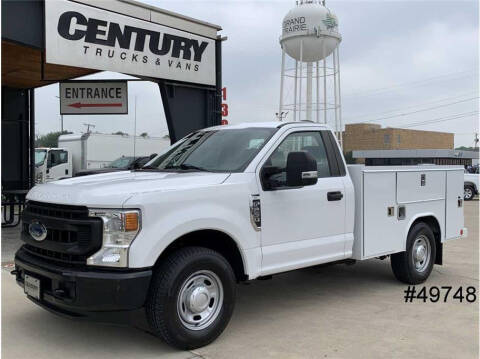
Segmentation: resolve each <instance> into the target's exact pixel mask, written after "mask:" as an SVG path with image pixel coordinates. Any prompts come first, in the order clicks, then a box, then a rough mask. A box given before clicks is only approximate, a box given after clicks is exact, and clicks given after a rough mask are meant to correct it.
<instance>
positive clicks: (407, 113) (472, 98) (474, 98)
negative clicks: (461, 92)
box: [354, 96, 479, 123]
mask: <svg viewBox="0 0 480 359" xmlns="http://www.w3.org/2000/svg"><path fill="white" fill-rule="evenodd" d="M478 98H479V97H478V96H477V97H471V98H468V99H464V100H460V101H455V102H450V103H446V104H442V105H438V106H433V107H427V108H423V109H420V110H415V111H411V112H404V113H400V114H397V115H392V116H386V117H379V118H375V119H373V120H366V121H359V122H354V123H366V122H376V121H382V120H388V119H391V118H395V117H403V116H407V115H412V114H415V113H419V112H425V111H431V110H436V109H437V108H442V107H447V106H452V105H456V104H459V103H463V102H468V101H472V100H476V99H478Z"/></svg>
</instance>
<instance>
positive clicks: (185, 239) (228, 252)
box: [155, 229, 248, 282]
mask: <svg viewBox="0 0 480 359" xmlns="http://www.w3.org/2000/svg"><path fill="white" fill-rule="evenodd" d="M192 246H196V247H205V248H209V249H212V250H214V251H216V252H218V253H220V254H221V255H222V256H223V257H224V258H225V259H226V260H227V261H228V262H229V263H230V265H231V266H232V269H233V272H234V273H235V277H236V278H237V281H239V282H240V281H245V280H247V279H248V277H247V275H246V274H245V267H244V265H243V260H242V255H241V254H240V250H239V249H238V246H237V244H236V243H235V241H234V240H233V239H232V238H231V237H230V236H229V235H228V234H226V233H224V232H221V231H217V230H210V229H206V230H200V231H194V232H190V233H187V234H185V235H183V236H181V237H180V238H177V239H176V240H175V241H173V242H172V243H170V245H169V246H168V247H167V248H165V250H164V251H163V252H162V254H161V255H160V257H158V259H157V261H156V263H155V266H157V265H158V263H160V262H161V261H162V259H163V258H165V257H167V256H168V255H170V253H172V252H173V251H175V250H177V249H179V248H183V247H192Z"/></svg>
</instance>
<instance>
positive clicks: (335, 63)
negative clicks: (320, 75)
mask: <svg viewBox="0 0 480 359" xmlns="http://www.w3.org/2000/svg"><path fill="white" fill-rule="evenodd" d="M333 93H334V107H335V132H336V133H337V139H338V140H340V137H339V135H338V114H337V112H338V111H337V100H338V99H337V97H338V96H337V56H336V52H335V50H334V51H333Z"/></svg>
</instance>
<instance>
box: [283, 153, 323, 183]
mask: <svg viewBox="0 0 480 359" xmlns="http://www.w3.org/2000/svg"><path fill="white" fill-rule="evenodd" d="M317 180H318V172H317V161H316V160H315V158H314V157H313V156H312V155H311V154H310V153H308V152H303V151H301V152H290V153H289V154H288V157H287V186H289V187H301V186H311V185H314V184H315V183H317Z"/></svg>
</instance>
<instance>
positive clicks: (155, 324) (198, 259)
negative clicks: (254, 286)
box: [146, 247, 236, 350]
mask: <svg viewBox="0 0 480 359" xmlns="http://www.w3.org/2000/svg"><path fill="white" fill-rule="evenodd" d="M235 292H236V279H235V274H234V273H233V270H232V267H231V266H230V264H229V263H228V262H227V260H226V259H225V258H224V257H222V256H221V255H220V254H219V253H217V252H215V251H213V250H210V249H208V248H203V247H185V248H181V249H179V250H177V251H175V252H173V253H172V254H170V255H169V256H168V257H167V258H166V259H165V260H164V261H163V263H162V264H161V265H160V266H159V267H158V268H156V270H155V271H154V273H153V277H152V282H151V284H150V289H149V294H148V298H147V302H146V314H147V320H148V323H149V325H150V330H151V331H152V332H153V334H155V335H156V336H158V337H160V338H162V339H163V340H164V341H165V342H166V343H167V344H169V345H172V346H174V347H177V348H179V349H184V350H190V349H195V348H199V347H202V346H205V345H207V344H209V343H211V342H212V341H213V340H215V339H216V338H217V337H218V336H219V335H220V334H221V333H222V332H223V330H224V329H225V327H226V326H227V324H228V322H229V321H230V317H231V316H232V313H233V308H234V306H235ZM215 297H216V298H215Z"/></svg>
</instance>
